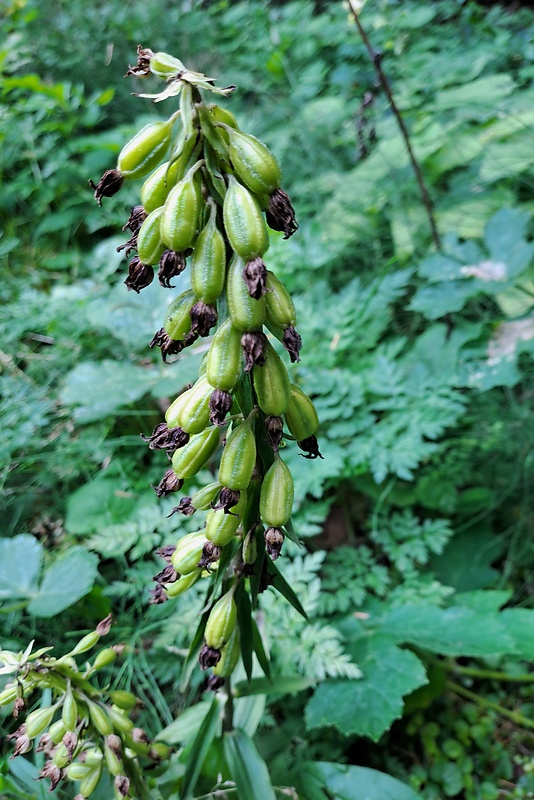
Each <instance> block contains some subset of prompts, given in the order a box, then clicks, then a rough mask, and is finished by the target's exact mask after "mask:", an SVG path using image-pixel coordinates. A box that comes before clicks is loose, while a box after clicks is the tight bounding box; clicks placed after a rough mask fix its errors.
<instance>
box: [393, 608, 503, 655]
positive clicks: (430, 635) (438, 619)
mask: <svg viewBox="0 0 534 800" xmlns="http://www.w3.org/2000/svg"><path fill="white" fill-rule="evenodd" d="M380 631H381V633H382V634H385V635H388V636H389V637H391V639H392V640H394V641H396V642H403V643H404V642H408V643H409V644H413V645H415V646H416V647H422V648H423V649H425V650H430V651H431V652H433V653H441V654H443V655H447V656H496V655H503V654H505V653H514V652H515V651H516V644H515V641H514V639H513V638H512V636H510V634H509V633H508V632H507V630H506V626H505V624H504V622H503V621H502V618H501V615H499V614H497V613H495V612H493V611H491V612H488V613H483V612H481V611H475V610H473V609H471V608H462V607H460V606H452V607H450V608H437V607H435V606H424V605H417V606H412V605H404V606H397V607H396V608H392V609H391V610H390V611H388V612H386V614H385V615H384V617H382V619H381V620H380Z"/></svg>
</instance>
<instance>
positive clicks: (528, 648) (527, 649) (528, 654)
mask: <svg viewBox="0 0 534 800" xmlns="http://www.w3.org/2000/svg"><path fill="white" fill-rule="evenodd" d="M500 618H501V620H502V623H503V625H504V627H505V628H506V631H507V633H508V635H509V636H511V637H512V638H513V640H514V642H515V645H516V652H517V653H518V655H519V656H520V658H526V659H528V660H529V661H532V660H534V609H531V608H505V609H504V611H502V612H501V614H500Z"/></svg>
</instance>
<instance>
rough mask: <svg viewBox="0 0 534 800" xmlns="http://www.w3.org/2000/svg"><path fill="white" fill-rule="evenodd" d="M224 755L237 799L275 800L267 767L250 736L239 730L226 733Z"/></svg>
mask: <svg viewBox="0 0 534 800" xmlns="http://www.w3.org/2000/svg"><path fill="white" fill-rule="evenodd" d="M224 754H225V757H226V763H227V764H228V769H229V770H230V777H231V778H232V780H233V781H235V784H236V787H237V794H238V796H239V797H242V798H243V800H244V799H245V798H246V800H276V797H275V793H274V789H273V787H272V784H271V779H270V777H269V771H268V769H267V765H266V763H265V761H264V760H263V759H262V757H261V756H260V754H259V753H258V750H257V749H256V745H255V744H254V742H253V741H252V739H251V738H250V736H248V735H247V734H246V733H245V732H244V731H242V730H239V729H237V730H234V731H232V732H231V733H226V734H225V736H224Z"/></svg>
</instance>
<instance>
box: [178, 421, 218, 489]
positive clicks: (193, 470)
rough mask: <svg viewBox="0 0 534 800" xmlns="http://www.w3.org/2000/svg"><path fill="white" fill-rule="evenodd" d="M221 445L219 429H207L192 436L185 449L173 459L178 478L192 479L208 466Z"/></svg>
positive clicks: (180, 450)
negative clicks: (208, 462) (207, 463)
mask: <svg viewBox="0 0 534 800" xmlns="http://www.w3.org/2000/svg"><path fill="white" fill-rule="evenodd" d="M218 445H219V428H217V427H213V428H207V429H206V430H205V431H203V432H202V433H197V434H196V435H195V436H192V437H191V438H190V440H189V441H188V443H187V444H186V445H185V447H181V448H180V449H179V450H177V451H176V452H175V454H174V455H173V457H172V468H173V470H174V472H175V473H176V475H177V477H178V478H182V479H185V478H192V477H193V475H196V474H197V472H198V471H199V469H202V467H203V466H204V465H205V464H206V462H207V461H208V460H209V459H210V458H211V456H212V455H213V454H214V452H215V451H216V449H217V447H218Z"/></svg>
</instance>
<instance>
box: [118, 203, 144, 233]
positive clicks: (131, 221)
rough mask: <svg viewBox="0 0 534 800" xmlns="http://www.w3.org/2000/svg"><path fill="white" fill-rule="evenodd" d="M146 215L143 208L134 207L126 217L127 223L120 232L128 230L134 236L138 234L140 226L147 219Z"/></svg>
mask: <svg viewBox="0 0 534 800" xmlns="http://www.w3.org/2000/svg"><path fill="white" fill-rule="evenodd" d="M147 216H148V214H147V213H146V211H145V209H144V208H143V206H134V207H133V208H132V210H131V211H130V216H129V217H128V221H127V222H126V223H125V224H124V225H123V226H122V230H123V231H125V230H129V231H131V232H132V233H133V234H134V236H135V235H137V234H138V233H139V231H140V230H141V225H142V224H143V222H144V221H145V219H146V218H147Z"/></svg>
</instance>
